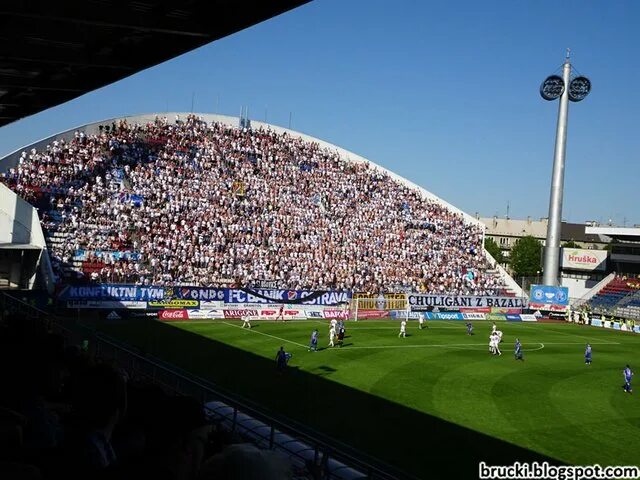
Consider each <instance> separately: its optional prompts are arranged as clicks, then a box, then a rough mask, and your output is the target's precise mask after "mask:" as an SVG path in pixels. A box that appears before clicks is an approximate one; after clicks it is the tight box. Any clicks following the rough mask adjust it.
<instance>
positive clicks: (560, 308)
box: [529, 303, 569, 312]
mask: <svg viewBox="0 0 640 480" xmlns="http://www.w3.org/2000/svg"><path fill="white" fill-rule="evenodd" d="M568 307H569V305H553V304H551V303H529V308H530V309H532V310H545V311H552V312H565V311H566V310H567V308H568Z"/></svg>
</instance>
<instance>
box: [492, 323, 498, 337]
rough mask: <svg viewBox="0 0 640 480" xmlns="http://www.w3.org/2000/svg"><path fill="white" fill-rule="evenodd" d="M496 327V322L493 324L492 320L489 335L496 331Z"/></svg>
mask: <svg viewBox="0 0 640 480" xmlns="http://www.w3.org/2000/svg"><path fill="white" fill-rule="evenodd" d="M497 329H498V328H497V327H496V324H495V322H494V323H493V327H491V335H493V334H494V333H496V330H497Z"/></svg>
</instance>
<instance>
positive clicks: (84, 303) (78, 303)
mask: <svg viewBox="0 0 640 480" xmlns="http://www.w3.org/2000/svg"><path fill="white" fill-rule="evenodd" d="M67 308H108V309H111V310H113V309H118V308H126V309H131V310H136V309H138V310H144V309H145V308H147V302H136V301H130V300H123V301H116V300H72V301H68V302H67Z"/></svg>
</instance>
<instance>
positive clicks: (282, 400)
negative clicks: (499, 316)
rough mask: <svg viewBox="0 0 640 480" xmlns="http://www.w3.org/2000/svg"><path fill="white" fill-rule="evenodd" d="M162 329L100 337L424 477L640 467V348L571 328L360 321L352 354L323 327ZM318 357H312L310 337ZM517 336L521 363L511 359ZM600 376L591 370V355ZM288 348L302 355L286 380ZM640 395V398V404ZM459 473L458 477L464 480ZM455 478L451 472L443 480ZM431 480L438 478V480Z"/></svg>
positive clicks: (151, 324)
mask: <svg viewBox="0 0 640 480" xmlns="http://www.w3.org/2000/svg"><path fill="white" fill-rule="evenodd" d="M240 325H241V323H240V322H236V321H222V320H216V321H193V322H176V323H172V324H164V323H161V322H157V321H143V322H142V323H136V322H133V321H131V322H123V323H115V324H109V323H106V324H105V325H103V327H102V328H103V329H104V330H106V332H108V333H110V334H112V335H114V336H116V337H118V338H120V339H122V340H125V341H127V342H129V343H132V344H134V345H136V346H138V347H139V348H141V349H142V350H143V351H144V352H148V353H151V354H153V355H156V356H157V357H159V358H162V359H163V360H166V361H170V362H172V363H174V364H176V365H178V366H180V367H181V368H184V369H186V370H188V371H190V372H191V373H193V374H196V375H199V376H201V377H204V378H207V379H209V380H211V381H212V382H215V383H216V384H218V385H219V386H221V387H223V388H225V389H228V390H231V391H233V392H236V393H237V394H239V395H241V396H243V397H245V398H248V399H251V400H252V401H253V402H256V403H258V404H260V405H263V406H264V407H265V408H266V409H268V411H270V412H273V413H275V414H280V415H284V416H286V417H288V418H292V419H295V420H297V421H300V422H302V423H304V424H306V425H309V426H310V427H311V428H313V429H316V430H319V431H321V432H323V433H325V434H327V435H329V436H331V437H334V438H336V439H339V440H341V441H343V442H345V443H347V444H349V445H352V446H353V447H355V448H357V449H360V450H362V451H364V452H366V453H368V454H369V455H371V456H374V457H376V458H378V459H380V460H383V461H385V462H387V463H390V464H392V465H394V466H396V467H398V468H400V469H402V470H405V471H407V472H409V473H412V474H414V475H416V476H418V477H420V478H422V477H427V476H430V475H429V473H428V472H431V474H433V472H434V469H436V471H438V472H447V475H453V476H452V477H451V478H453V477H456V478H471V477H472V476H475V475H472V473H471V472H476V471H477V470H476V467H477V462H478V461H481V460H485V461H489V462H492V463H493V464H496V465H505V464H509V463H511V462H512V461H514V460H525V461H526V460H528V461H531V460H542V459H547V458H548V459H552V460H555V461H557V462H560V463H566V464H575V465H590V464H594V463H598V464H601V465H635V464H638V463H640V462H639V459H640V399H639V398H638V396H636V394H635V393H634V394H633V395H629V394H626V393H624V391H623V389H622V388H621V387H622V384H623V383H624V381H623V376H622V369H623V368H624V367H625V365H626V364H630V365H631V367H632V368H636V369H637V370H640V337H638V336H634V335H632V334H626V333H623V332H616V331H611V330H603V329H597V328H593V327H586V326H578V325H572V324H564V323H520V322H500V323H499V325H498V328H499V329H500V330H502V331H503V332H504V336H503V342H502V344H501V349H502V356H493V355H491V354H489V351H488V350H489V346H488V342H489V339H488V336H489V333H490V331H491V323H490V322H488V321H477V322H474V335H473V336H468V335H467V334H466V328H465V326H464V324H463V322H456V321H429V322H428V328H425V329H424V330H419V329H418V328H417V322H415V321H411V322H409V326H408V328H407V337H406V338H398V331H399V328H398V323H397V321H396V322H393V321H369V320H367V321H360V322H353V321H349V322H347V324H346V327H347V336H346V339H345V342H344V346H343V347H342V348H339V347H333V348H331V347H328V346H327V344H328V324H327V322H325V321H312V320H307V321H290V322H286V323H281V322H278V323H274V322H266V321H262V322H253V328H252V329H251V330H249V329H243V328H241V326H240ZM314 328H318V329H319V331H320V342H319V347H320V348H319V351H317V352H310V351H308V343H309V337H310V334H311V331H312V330H313V329H314ZM516 338H519V339H520V341H521V342H522V343H523V347H524V361H517V360H515V359H514V356H513V344H514V342H515V339H516ZM587 343H591V345H592V347H593V364H592V365H591V366H587V365H585V363H584V350H585V345H586V344H587ZM280 346H284V347H285V349H286V351H287V352H290V353H292V354H293V357H292V358H291V361H290V364H289V368H288V371H287V372H286V373H285V374H284V375H279V374H277V372H276V369H275V362H274V358H275V354H276V351H277V350H278V349H279V347H280ZM637 393H638V394H640V391H638V392H637ZM455 472H457V473H455ZM441 474H444V473H441ZM432 478H439V477H438V475H436V477H432Z"/></svg>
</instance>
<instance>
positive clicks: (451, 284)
mask: <svg viewBox="0 0 640 480" xmlns="http://www.w3.org/2000/svg"><path fill="white" fill-rule="evenodd" d="M0 180H1V181H3V182H4V183H6V184H7V185H8V186H9V187H10V188H12V189H13V190H14V191H16V192H17V193H18V194H19V195H21V196H22V197H23V198H25V199H26V200H28V201H30V202H32V203H33V204H34V205H36V206H37V207H38V208H39V210H40V212H41V219H42V224H43V226H44V229H45V231H46V232H48V233H49V235H52V234H53V233H57V234H58V238H63V239H64V241H62V242H60V241H59V242H57V243H50V244H49V249H50V253H51V254H52V257H53V258H52V260H53V264H54V266H55V267H56V268H57V273H58V274H59V275H62V274H63V266H65V265H67V266H68V265H69V264H71V262H72V261H73V259H74V258H78V255H79V254H80V253H81V255H82V259H83V261H88V262H94V264H96V263H97V264H98V265H99V268H98V269H95V271H93V273H92V274H91V275H92V279H93V280H100V281H112V282H131V283H140V284H155V285H187V284H188V285H194V286H219V285H220V283H221V282H225V281H227V282H228V281H233V282H235V283H236V284H239V285H251V284H252V283H253V282H255V281H257V280H276V281H277V282H278V284H279V286H280V287H281V288H288V289H303V288H304V289H307V288H309V289H353V290H356V291H363V292H380V291H393V290H397V289H410V290H413V291H421V292H427V293H443V294H445V293H446V294H466V295H487V294H495V293H498V292H499V291H500V290H501V289H503V288H504V286H503V284H502V281H501V279H500V278H499V277H497V276H495V275H491V274H487V269H488V265H487V263H486V259H485V257H484V255H483V246H482V239H483V232H482V230H481V228H480V227H478V226H476V225H474V224H471V223H467V222H466V221H465V220H464V218H463V217H462V215H460V214H458V213H456V212H453V211H452V210H450V209H448V208H446V207H445V206H443V205H442V204H440V203H438V202H436V201H432V200H429V199H425V198H424V197H423V195H422V194H421V192H420V191H418V190H416V189H414V188H410V187H408V186H406V185H404V184H403V183H401V182H399V181H397V180H395V179H393V178H391V177H390V176H389V175H387V174H386V173H384V172H382V171H381V170H379V169H377V168H375V167H374V166H371V165H370V164H368V163H356V162H351V161H347V160H345V159H343V158H341V157H340V155H339V154H338V153H337V152H336V151H333V150H329V149H326V148H322V147H321V146H320V145H318V144H316V143H312V142H309V141H305V140H303V139H300V138H297V137H294V136H291V135H288V134H286V133H276V132H274V131H273V130H270V129H263V128H261V129H250V128H235V127H230V126H227V125H224V124H220V123H206V122H204V121H203V120H201V119H199V118H197V117H195V116H189V117H187V118H186V119H182V120H180V119H178V120H177V122H176V123H172V122H169V121H168V120H167V119H166V118H157V119H156V120H155V121H154V122H150V123H148V124H146V125H138V124H136V125H129V124H127V123H126V122H125V121H122V122H119V123H118V124H115V123H114V124H112V125H108V126H105V127H104V128H101V129H100V132H99V133H98V134H96V135H85V134H84V133H83V132H77V133H76V135H75V138H74V139H72V140H71V141H68V142H65V141H63V140H60V141H55V142H53V143H52V144H50V145H48V146H47V147H46V148H44V149H42V150H41V151H36V150H31V151H30V152H23V154H22V157H21V159H20V161H19V164H18V165H17V166H16V167H15V168H12V169H10V170H9V171H8V172H7V173H5V174H3V175H2V178H0ZM60 234H62V235H60Z"/></svg>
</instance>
